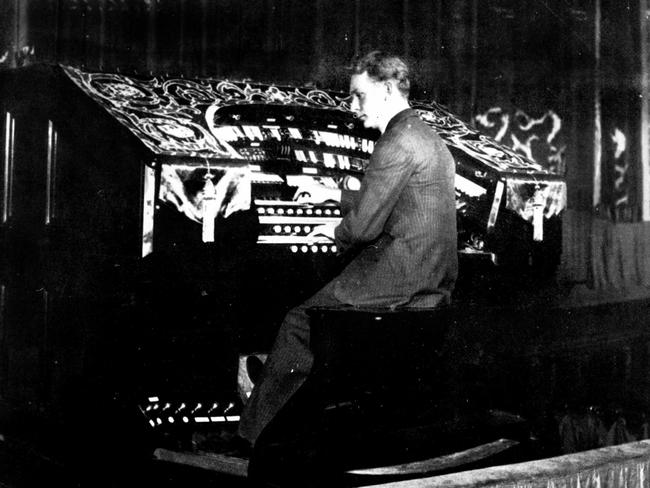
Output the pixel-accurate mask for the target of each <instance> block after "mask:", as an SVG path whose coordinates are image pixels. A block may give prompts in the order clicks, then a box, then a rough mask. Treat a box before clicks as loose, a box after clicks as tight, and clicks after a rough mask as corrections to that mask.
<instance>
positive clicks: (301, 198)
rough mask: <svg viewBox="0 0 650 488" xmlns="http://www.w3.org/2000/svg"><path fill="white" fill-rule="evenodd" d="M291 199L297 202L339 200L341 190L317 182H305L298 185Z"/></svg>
mask: <svg viewBox="0 0 650 488" xmlns="http://www.w3.org/2000/svg"><path fill="white" fill-rule="evenodd" d="M293 199H294V201H296V202H298V203H325V202H328V201H334V202H340V201H341V190H338V189H336V188H329V187H327V186H325V185H319V184H317V183H311V184H305V185H300V186H299V187H298V189H297V190H296V193H295V195H294V196H293Z"/></svg>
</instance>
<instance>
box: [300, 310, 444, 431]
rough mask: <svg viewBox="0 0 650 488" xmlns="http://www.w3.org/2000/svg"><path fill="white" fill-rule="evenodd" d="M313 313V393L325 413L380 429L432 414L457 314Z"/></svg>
mask: <svg viewBox="0 0 650 488" xmlns="http://www.w3.org/2000/svg"><path fill="white" fill-rule="evenodd" d="M307 313H308V314H309V315H310V317H311V348H312V351H313V353H314V367H313V370H312V375H311V377H310V380H309V382H310V383H311V385H312V386H311V388H310V390H313V391H314V392H316V395H317V396H318V397H319V399H320V401H321V402H322V403H323V407H324V408H325V409H330V410H334V409H337V408H341V407H345V408H348V409H350V408H356V409H362V410H363V414H364V415H363V416H364V417H365V418H368V420H370V418H372V417H373V415H375V418H373V419H372V421H373V422H377V421H378V420H382V421H383V420H387V418H388V417H394V418H395V417H400V416H401V417H406V418H408V417H410V416H411V415H413V413H415V412H416V411H427V409H429V408H430V407H431V406H432V405H433V404H436V403H437V402H438V400H439V399H440V398H441V388H444V386H443V385H442V383H443V381H442V380H444V376H445V374H444V372H443V361H442V358H441V353H442V352H443V346H444V343H445V337H446V334H447V330H448V329H449V325H450V323H451V321H452V320H453V312H452V308H451V307H445V308H436V309H397V310H389V309H382V308H374V309H373V308H357V307H349V306H343V307H312V308H310V309H309V310H308V311H307ZM380 423H382V422H380Z"/></svg>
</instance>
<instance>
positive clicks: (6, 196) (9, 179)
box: [2, 112, 16, 224]
mask: <svg viewBox="0 0 650 488" xmlns="http://www.w3.org/2000/svg"><path fill="white" fill-rule="evenodd" d="M15 136H16V120H15V119H14V118H13V117H12V115H11V114H10V113H9V112H7V113H6V114H5V133H4V142H5V143H4V160H3V163H4V164H3V180H2V223H3V224H4V223H6V222H7V220H9V218H10V217H11V213H12V190H13V174H14V142H15Z"/></svg>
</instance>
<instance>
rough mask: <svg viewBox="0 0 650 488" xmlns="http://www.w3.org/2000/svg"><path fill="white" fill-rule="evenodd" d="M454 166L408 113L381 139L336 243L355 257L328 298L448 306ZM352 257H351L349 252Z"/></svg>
mask: <svg viewBox="0 0 650 488" xmlns="http://www.w3.org/2000/svg"><path fill="white" fill-rule="evenodd" d="M454 174H455V169H454V162H453V158H452V156H451V154H450V153H449V151H448V150H447V148H446V146H445V144H444V142H443V141H442V140H441V139H440V138H439V137H438V136H437V135H436V134H435V133H434V132H433V131H432V130H431V129H430V128H429V127H428V126H427V125H426V124H425V123H424V122H422V120H421V119H420V118H419V116H418V115H417V113H416V112H415V111H413V110H411V109H407V110H404V111H402V112H400V113H398V114H397V115H395V116H394V117H393V118H392V119H391V121H390V122H389V124H388V126H387V128H386V131H385V133H384V134H383V135H382V137H381V139H380V140H379V142H378V144H377V146H376V147H375V152H374V154H373V156H372V158H371V160H370V165H369V167H368V169H367V171H366V175H365V177H364V181H363V185H362V189H361V192H360V195H359V196H358V199H357V201H356V205H354V206H353V208H352V210H351V211H350V213H348V214H347V215H346V216H345V218H344V220H343V222H342V224H341V226H339V230H337V240H338V244H339V246H341V247H342V248H343V249H346V248H351V247H352V248H354V247H356V248H357V250H358V252H359V254H358V255H357V256H356V257H355V258H354V260H353V261H352V262H351V263H350V264H349V265H348V267H347V268H346V269H345V270H344V271H343V273H341V275H340V276H339V277H338V278H337V280H336V281H337V283H336V288H335V294H336V297H337V298H338V299H339V300H341V301H342V302H344V303H349V304H352V305H360V306H364V305H365V306H370V305H375V306H377V305H378V306H391V307H394V306H400V305H407V306H416V307H433V306H436V305H438V304H440V303H447V302H448V301H449V297H450V294H451V291H452V290H453V286H454V283H455V280H456V276H457V269H458V262H457V259H458V258H457V249H456V209H455V198H454ZM352 252H354V251H352Z"/></svg>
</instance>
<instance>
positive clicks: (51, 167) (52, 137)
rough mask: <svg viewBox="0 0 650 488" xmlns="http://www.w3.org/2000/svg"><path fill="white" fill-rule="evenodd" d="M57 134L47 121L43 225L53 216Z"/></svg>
mask: <svg viewBox="0 0 650 488" xmlns="http://www.w3.org/2000/svg"><path fill="white" fill-rule="evenodd" d="M57 138H58V134H57V132H56V129H55V128H54V124H53V123H52V121H51V120H48V121H47V175H46V188H45V225H49V224H50V223H51V222H52V219H53V218H54V216H55V208H54V202H55V201H56V200H55V192H56V150H57Z"/></svg>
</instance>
